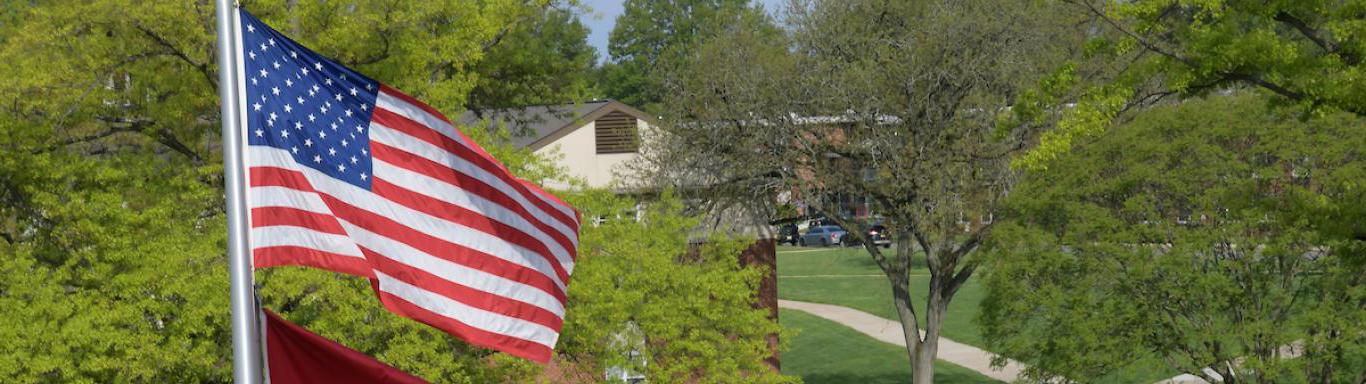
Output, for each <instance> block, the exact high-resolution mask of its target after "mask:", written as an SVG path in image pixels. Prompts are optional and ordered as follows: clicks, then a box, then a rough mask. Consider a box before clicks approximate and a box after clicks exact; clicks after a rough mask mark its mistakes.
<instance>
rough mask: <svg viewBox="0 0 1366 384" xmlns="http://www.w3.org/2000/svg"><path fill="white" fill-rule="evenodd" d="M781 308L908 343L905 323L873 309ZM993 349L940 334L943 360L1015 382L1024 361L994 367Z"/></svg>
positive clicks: (785, 303) (790, 304) (784, 304)
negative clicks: (997, 367) (880, 315)
mask: <svg viewBox="0 0 1366 384" xmlns="http://www.w3.org/2000/svg"><path fill="white" fill-rule="evenodd" d="M778 307H779V308H787V309H795V310H798V311H802V312H806V313H810V314H812V315H816V316H818V317H821V318H824V319H826V320H830V321H833V322H836V323H840V324H841V325H844V326H846V327H849V328H853V329H854V330H855V331H859V333H862V334H865V335H868V336H872V337H873V338H874V339H877V340H879V341H882V342H884V343H889V344H895V345H899V346H901V347H903V348H904V347H905V346H906V338H904V337H902V335H904V334H903V333H902V332H901V323H898V322H895V321H892V320H887V319H884V318H881V317H878V316H877V315H873V314H871V313H867V312H863V311H860V310H857V309H853V308H847V307H841V306H838V305H830V304H817V303H808V302H804V301H792V300H778ZM991 355H992V354H991V352H987V351H984V350H982V349H979V348H977V347H974V346H971V345H967V344H963V343H959V342H955V341H953V340H949V339H945V338H943V337H940V338H939V356H938V358H939V359H940V360H944V361H947V362H950V363H954V364H957V365H960V366H963V367H965V368H968V369H971V370H973V371H977V373H980V374H983V375H986V376H987V377H990V378H993V379H996V380H1000V381H1004V382H1013V381H1015V379H1016V378H1017V377H1019V375H1020V372H1022V371H1024V365H1023V364H1020V362H1017V361H1015V360H1007V361H1006V366H1005V367H1002V368H1001V369H1000V370H997V369H993V368H992V367H991Z"/></svg>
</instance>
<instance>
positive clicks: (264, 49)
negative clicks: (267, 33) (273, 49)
mask: <svg viewBox="0 0 1366 384" xmlns="http://www.w3.org/2000/svg"><path fill="white" fill-rule="evenodd" d="M266 48H268V47H266V43H261V52H265V51H266Z"/></svg>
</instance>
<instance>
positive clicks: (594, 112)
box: [457, 100, 655, 150]
mask: <svg viewBox="0 0 1366 384" xmlns="http://www.w3.org/2000/svg"><path fill="white" fill-rule="evenodd" d="M615 111H620V112H622V113H625V114H628V115H631V116H634V117H635V118H637V119H641V120H645V121H647V122H650V123H651V124H653V123H654V122H655V119H654V118H653V117H650V115H648V114H646V113H645V112H641V111H640V110H638V109H635V108H632V107H631V106H629V105H626V104H623V103H621V102H619V101H616V100H593V101H587V102H582V103H574V104H558V105H534V106H528V107H522V108H509V109H499V110H491V111H485V112H484V113H483V114H482V116H480V115H478V114H475V113H474V112H473V111H466V112H465V113H463V114H461V115H460V118H459V119H457V122H458V123H459V124H460V125H462V126H472V125H476V124H479V123H480V122H481V121H482V120H485V119H487V120H489V121H490V122H492V124H490V125H489V127H490V128H491V129H497V128H498V127H503V126H506V127H507V129H508V130H509V131H510V132H512V145H515V146H517V147H518V148H531V149H533V150H534V149H540V148H541V147H543V146H545V145H547V144H549V143H551V142H553V141H555V140H557V139H559V138H560V137H563V136H564V135H567V134H569V132H570V131H573V130H574V128H578V127H581V126H583V125H584V124H587V123H588V122H590V121H593V120H597V119H598V118H599V117H602V116H603V115H606V114H608V113H612V112H615Z"/></svg>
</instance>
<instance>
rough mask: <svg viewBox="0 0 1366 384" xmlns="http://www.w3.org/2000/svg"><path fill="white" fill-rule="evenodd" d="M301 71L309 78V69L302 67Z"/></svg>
mask: <svg viewBox="0 0 1366 384" xmlns="http://www.w3.org/2000/svg"><path fill="white" fill-rule="evenodd" d="M299 71H302V72H303V73H304V76H308V67H301V68H299Z"/></svg>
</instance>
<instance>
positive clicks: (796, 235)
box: [778, 224, 802, 245]
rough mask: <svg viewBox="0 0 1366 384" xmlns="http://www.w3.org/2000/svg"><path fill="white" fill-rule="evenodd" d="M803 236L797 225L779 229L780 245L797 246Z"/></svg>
mask: <svg viewBox="0 0 1366 384" xmlns="http://www.w3.org/2000/svg"><path fill="white" fill-rule="evenodd" d="M801 237H802V234H801V232H800V231H798V230H797V225H796V224H788V225H784V226H781V227H778V244H790V245H797V242H798V240H800V239H801Z"/></svg>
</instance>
